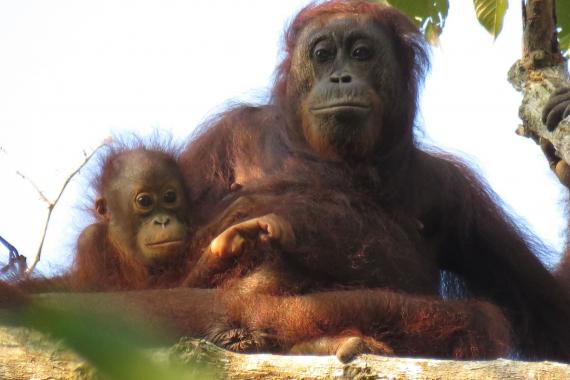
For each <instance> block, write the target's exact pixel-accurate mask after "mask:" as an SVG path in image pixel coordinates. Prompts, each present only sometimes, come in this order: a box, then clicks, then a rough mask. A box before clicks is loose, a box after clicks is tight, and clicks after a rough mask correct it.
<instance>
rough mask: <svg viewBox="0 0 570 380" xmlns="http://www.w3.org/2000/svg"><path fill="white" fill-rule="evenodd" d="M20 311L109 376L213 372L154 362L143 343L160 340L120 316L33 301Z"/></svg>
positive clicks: (121, 379) (175, 378) (118, 379)
mask: <svg viewBox="0 0 570 380" xmlns="http://www.w3.org/2000/svg"><path fill="white" fill-rule="evenodd" d="M17 314H18V315H17V316H16V318H17V320H18V324H19V325H20V324H24V325H25V326H27V327H30V328H33V329H36V330H38V331H41V332H43V333H47V334H49V335H51V336H53V337H55V338H58V339H62V340H63V343H64V344H65V345H66V346H68V347H69V348H71V349H72V350H74V351H75V352H76V353H78V354H79V355H80V356H81V357H83V358H84V359H85V360H87V361H88V362H89V363H90V364H91V365H93V367H94V368H95V369H96V370H97V371H98V373H100V374H102V375H104V376H105V377H104V378H107V379H114V380H155V379H164V380H180V379H189V380H192V379H204V378H211V375H212V373H211V372H209V371H207V370H206V369H205V368H200V367H197V366H192V368H190V367H186V366H185V367H181V366H170V365H169V366H167V365H164V364H158V363H155V362H153V361H152V360H150V358H149V355H148V354H147V353H145V351H144V350H143V348H142V347H152V346H156V345H157V344H159V343H160V341H159V340H158V339H157V338H156V337H151V336H150V335H149V334H148V333H144V334H143V333H141V331H139V330H135V329H133V327H132V326H130V325H127V324H126V323H124V322H121V318H117V316H110V315H92V314H87V313H85V312H81V311H73V310H66V311H64V312H63V311H59V310H56V309H52V308H48V307H45V306H39V305H31V306H30V307H27V308H24V309H23V310H21V311H20V312H18V313H17ZM3 322H6V321H3Z"/></svg>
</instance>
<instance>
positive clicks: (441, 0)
mask: <svg viewBox="0 0 570 380" xmlns="http://www.w3.org/2000/svg"><path fill="white" fill-rule="evenodd" d="M387 3H389V4H390V5H391V6H393V7H395V8H398V9H399V10H401V11H402V12H404V13H405V14H406V15H407V16H408V17H410V18H411V19H412V20H413V21H414V23H415V24H416V25H417V27H418V28H419V29H420V30H421V31H422V33H424V35H425V36H426V40H427V41H428V42H429V43H431V44H436V43H437V42H438V38H439V35H440V34H441V31H442V30H443V27H444V26H445V20H446V18H447V13H448V11H449V1H448V0H388V1H387Z"/></svg>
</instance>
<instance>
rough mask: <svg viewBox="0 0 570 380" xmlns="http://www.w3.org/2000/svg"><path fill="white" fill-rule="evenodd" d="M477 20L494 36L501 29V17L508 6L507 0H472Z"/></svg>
mask: <svg viewBox="0 0 570 380" xmlns="http://www.w3.org/2000/svg"><path fill="white" fill-rule="evenodd" d="M473 6H474V7H475V14H476V15H477V20H479V23H480V24H481V25H483V27H484V28H485V29H486V30H487V31H488V32H489V33H491V35H492V36H493V37H494V38H497V37H498V36H499V33H501V29H503V19H504V18H505V13H507V9H508V8H509V2H508V1H507V0H473Z"/></svg>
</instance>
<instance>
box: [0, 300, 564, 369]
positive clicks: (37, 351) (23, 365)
mask: <svg viewBox="0 0 570 380" xmlns="http://www.w3.org/2000/svg"><path fill="white" fill-rule="evenodd" d="M148 293H151V294H150V295H149V294H148ZM211 295H212V293H211V292H209V291H206V290H198V289H175V290H155V291H151V292H123V293H120V292H118V293H93V294H45V295H41V296H40V297H37V298H36V299H35V300H36V302H38V303H41V305H42V306H44V307H45V306H46V305H51V307H54V306H55V307H57V308H60V309H69V310H75V311H77V310H78V309H79V310H82V311H83V312H88V313H95V312H105V313H109V312H111V311H112V310H115V311H117V310H120V311H121V314H120V315H121V316H122V318H123V319H126V320H127V321H129V322H130V324H131V325H132V324H137V325H140V326H142V328H143V329H145V330H146V329H147V327H148V326H154V327H156V325H157V324H160V323H161V321H164V320H165V319H167V316H168V313H169V312H170V307H169V305H172V302H174V300H175V299H176V300H182V301H184V299H186V297H192V298H196V297H204V299H209V297H211ZM157 297H158V298H159V299H161V300H163V301H164V302H161V304H160V305H158V306H157V305H155V303H152V302H149V300H150V299H151V298H153V299H157ZM179 305H180V304H178V306H179ZM178 306H177V307H178ZM212 309H213V310H214V309H215V306H214V307H213V308H212ZM4 312H5V311H4ZM186 312H188V313H189V314H188V315H187V318H193V319H199V320H201V319H202V317H203V316H206V315H208V314H209V315H210V317H211V318H212V317H213V315H212V314H211V310H207V311H205V312H203V313H202V309H200V310H198V309H193V310H192V307H191V306H189V307H188V309H187V310H186ZM5 313H6V312H5ZM198 327H199V328H201V327H200V326H198ZM147 353H148V355H149V357H152V359H153V360H155V361H156V362H157V363H162V364H164V363H165V362H166V363H179V362H181V361H182V362H189V363H193V364H196V363H197V362H198V363H205V364H208V365H209V366H210V368H213V369H214V372H215V373H217V374H218V377H220V378H232V379H291V378H302V379H341V378H351V379H367V380H368V379H568V378H570V365H566V364H561V363H553V362H533V363H530V362H520V361H512V360H495V361H452V360H434V359H410V358H386V357H379V356H371V355H364V356H362V357H360V358H358V359H356V360H355V361H353V362H351V363H349V364H342V363H340V362H339V361H338V360H337V359H336V357H333V356H319V357H315V356H283V355H269V354H257V355H242V354H234V353H230V352H227V351H224V350H221V349H219V348H216V347H214V346H212V345H211V344H208V343H205V342H203V341H199V340H194V339H183V340H182V341H180V342H179V343H177V344H175V345H173V346H171V347H169V348H152V349H148V351H147ZM189 373H190V372H189ZM0 378H1V379H5V380H15V379H93V378H96V373H95V371H94V370H93V369H92V368H91V367H90V366H89V365H88V364H87V363H86V362H85V361H84V360H81V359H80V358H79V357H78V356H77V355H75V354H73V353H71V352H70V351H68V350H66V349H64V347H63V345H62V344H61V343H57V342H54V341H53V340H50V339H48V338H45V337H44V336H43V335H41V334H39V333H36V332H32V331H30V330H27V329H23V328H16V327H10V328H7V327H3V328H0Z"/></svg>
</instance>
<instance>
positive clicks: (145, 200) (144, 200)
mask: <svg viewBox="0 0 570 380" xmlns="http://www.w3.org/2000/svg"><path fill="white" fill-rule="evenodd" d="M136 203H137V206H138V207H139V208H142V209H148V208H151V207H152V205H153V204H154V199H153V198H152V196H151V195H150V194H146V193H143V194H139V195H137V198H136Z"/></svg>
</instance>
